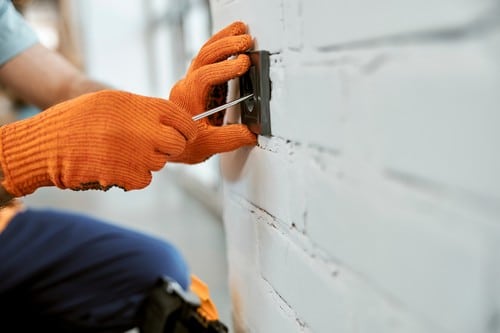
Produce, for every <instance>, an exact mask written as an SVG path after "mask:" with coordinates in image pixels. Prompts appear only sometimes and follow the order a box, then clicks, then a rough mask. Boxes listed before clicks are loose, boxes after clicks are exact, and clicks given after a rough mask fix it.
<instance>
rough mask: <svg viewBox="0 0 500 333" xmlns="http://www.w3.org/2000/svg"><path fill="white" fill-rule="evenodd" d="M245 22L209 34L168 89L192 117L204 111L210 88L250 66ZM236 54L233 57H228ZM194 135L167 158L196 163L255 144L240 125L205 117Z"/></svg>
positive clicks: (253, 139)
mask: <svg viewBox="0 0 500 333" xmlns="http://www.w3.org/2000/svg"><path fill="white" fill-rule="evenodd" d="M246 31H247V28H246V25H245V24H244V23H242V22H235V23H233V24H231V25H229V26H227V27H226V28H225V29H223V30H221V31H219V32H218V33H216V34H215V35H213V36H212V38H210V39H209V40H208V41H207V42H206V43H205V44H204V45H203V46H202V48H201V50H200V52H199V53H198V55H197V56H196V57H195V58H194V59H193V61H192V62H191V66H190V67H189V69H188V71H187V74H186V76H185V78H184V79H182V80H180V81H179V82H177V84H176V85H175V86H174V87H173V88H172V90H171V92H170V98H169V99H170V100H171V101H172V102H173V103H175V104H177V105H179V106H180V107H181V108H182V109H185V110H189V112H191V115H192V116H195V115H197V114H200V113H202V112H204V111H206V110H207V105H208V99H209V94H210V91H211V89H212V88H213V87H214V86H216V85H219V84H222V83H225V82H227V81H228V80H230V79H233V78H235V77H238V76H241V75H242V74H244V73H245V72H246V71H247V70H248V68H249V67H250V59H249V57H248V56H247V55H245V54H240V53H242V52H245V51H247V50H249V49H250V48H251V46H252V38H251V37H250V35H248V34H247V33H246ZM232 55H237V57H236V58H235V59H228V58H229V57H230V56H232ZM196 123H197V126H198V135H197V137H196V139H195V140H194V141H192V142H188V144H187V146H186V149H185V150H184V152H183V153H182V154H180V155H178V156H171V157H169V158H168V160H169V161H172V162H182V163H189V164H194V163H199V162H202V161H204V160H206V159H208V158H209V157H210V156H212V155H213V154H216V153H221V152H227V151H231V150H234V149H236V148H239V147H242V146H246V145H255V144H256V142H257V139H256V136H255V134H253V133H252V132H250V130H249V129H248V128H247V127H246V126H245V125H241V124H234V125H227V126H223V127H218V126H212V125H211V124H210V122H209V120H208V119H207V118H204V119H200V120H198V121H197V122H196Z"/></svg>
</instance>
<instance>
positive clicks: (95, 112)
mask: <svg viewBox="0 0 500 333" xmlns="http://www.w3.org/2000/svg"><path fill="white" fill-rule="evenodd" d="M196 134H197V128H196V124H195V123H194V121H192V120H191V115H190V114H189V113H188V112H186V111H184V110H183V109H181V108H180V107H179V106H177V105H176V104H174V103H172V102H170V101H167V100H164V99H159V98H152V97H144V96H140V95H135V94H131V93H127V92H122V91H114V90H104V91H100V92H96V93H89V94H85V95H82V96H80V97H77V98H75V99H72V100H69V101H66V102H63V103H60V104H57V105H55V106H53V107H51V108H49V109H47V110H46V111H44V112H41V113H39V114H37V115H36V116H33V117H31V118H28V119H25V120H22V121H17V122H14V123H11V124H8V125H5V126H2V127H0V164H1V167H2V170H3V176H4V179H3V181H2V185H3V186H4V188H5V189H6V190H7V192H9V193H10V194H11V195H13V196H15V197H20V196H23V195H27V194H30V193H32V192H34V191H35V190H36V189H37V188H39V187H42V186H53V185H55V186H57V187H59V188H63V189H64V188H70V189H72V190H87V189H100V190H107V189H109V188H110V187H113V186H117V187H120V188H123V189H124V190H132V189H140V188H143V187H145V186H147V185H148V184H149V183H150V182H151V171H157V170H160V169H161V168H162V167H163V166H164V164H165V162H166V161H167V157H177V156H179V154H181V153H182V152H183V151H184V149H185V148H186V145H187V143H189V142H192V141H193V140H194V138H195V137H196Z"/></svg>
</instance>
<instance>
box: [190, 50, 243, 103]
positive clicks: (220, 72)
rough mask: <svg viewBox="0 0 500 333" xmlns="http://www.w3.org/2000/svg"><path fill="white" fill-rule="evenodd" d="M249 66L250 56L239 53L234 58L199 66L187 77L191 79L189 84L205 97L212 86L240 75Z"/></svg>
mask: <svg viewBox="0 0 500 333" xmlns="http://www.w3.org/2000/svg"><path fill="white" fill-rule="evenodd" d="M249 68H250V58H249V57H248V56H247V55H246V54H240V55H238V57H236V58H235V59H229V60H224V61H221V62H218V63H215V64H210V65H206V66H203V67H200V68H199V69H198V70H196V71H195V72H193V74H192V75H190V76H189V77H188V78H187V79H188V80H190V81H192V83H191V84H192V85H193V86H194V87H197V89H199V91H201V92H202V95H201V96H204V97H205V98H206V97H208V93H209V91H210V89H211V87H212V86H214V85H217V84H221V83H224V82H227V81H229V80H231V79H234V78H235V77H238V76H241V75H243V74H244V73H245V72H246V71H248V69H249Z"/></svg>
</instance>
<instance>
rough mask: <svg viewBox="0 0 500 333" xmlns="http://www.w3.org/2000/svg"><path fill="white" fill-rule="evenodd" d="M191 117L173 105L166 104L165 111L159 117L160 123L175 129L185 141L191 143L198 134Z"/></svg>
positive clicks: (170, 103)
mask: <svg viewBox="0 0 500 333" xmlns="http://www.w3.org/2000/svg"><path fill="white" fill-rule="evenodd" d="M191 117H192V115H191V114H190V113H188V112H186V111H184V110H183V109H181V108H180V107H179V106H177V105H176V104H175V103H172V102H168V108H167V111H166V112H163V113H162V114H161V115H160V123H162V124H163V125H166V126H169V127H173V128H175V129H176V130H177V131H178V132H179V133H181V134H182V135H183V136H184V138H185V140H187V141H188V142H192V141H193V140H194V139H195V138H196V135H197V134H198V127H197V125H196V123H195V122H194V121H193V119H192V118H191Z"/></svg>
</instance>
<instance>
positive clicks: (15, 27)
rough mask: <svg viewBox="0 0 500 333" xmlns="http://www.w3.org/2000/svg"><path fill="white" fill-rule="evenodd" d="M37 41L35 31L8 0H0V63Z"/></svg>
mask: <svg viewBox="0 0 500 333" xmlns="http://www.w3.org/2000/svg"><path fill="white" fill-rule="evenodd" d="M36 42H38V37H37V35H36V33H35V32H34V31H33V29H31V27H30V26H29V25H28V23H27V22H26V21H25V20H24V18H23V17H22V16H21V14H19V13H18V12H17V10H16V9H15V8H14V6H13V5H12V3H11V2H10V1H9V0H0V65H2V64H4V63H5V62H7V61H8V60H9V59H11V58H13V57H15V56H16V55H18V54H19V53H21V52H22V51H24V50H26V49H27V48H29V47H30V46H32V45H33V44H35V43H36Z"/></svg>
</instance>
